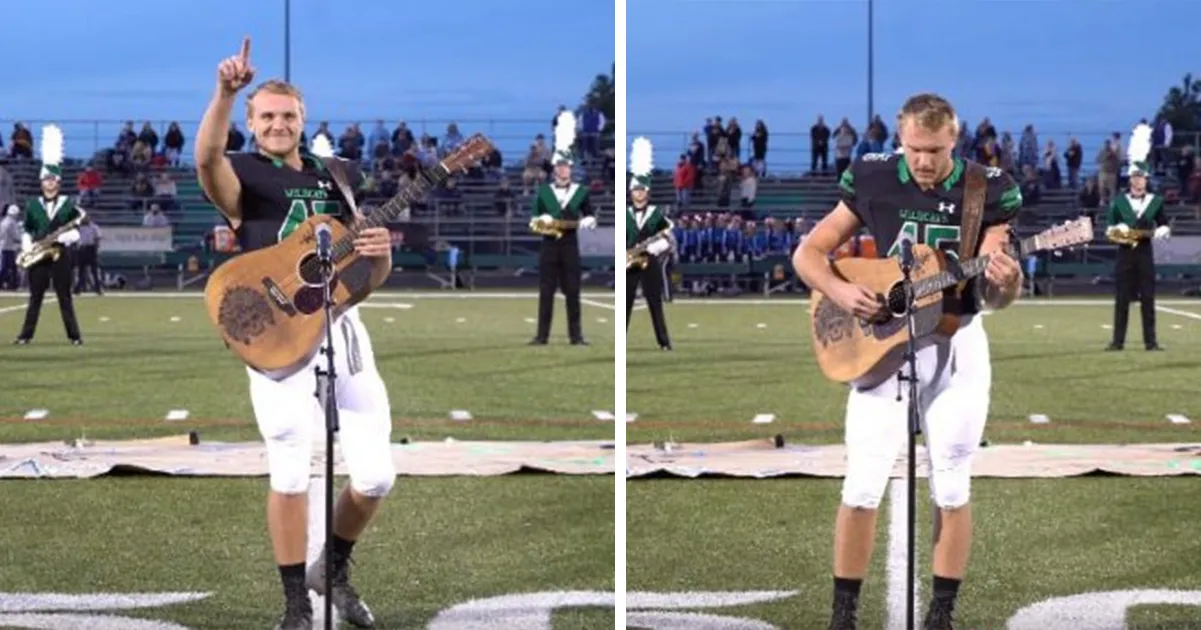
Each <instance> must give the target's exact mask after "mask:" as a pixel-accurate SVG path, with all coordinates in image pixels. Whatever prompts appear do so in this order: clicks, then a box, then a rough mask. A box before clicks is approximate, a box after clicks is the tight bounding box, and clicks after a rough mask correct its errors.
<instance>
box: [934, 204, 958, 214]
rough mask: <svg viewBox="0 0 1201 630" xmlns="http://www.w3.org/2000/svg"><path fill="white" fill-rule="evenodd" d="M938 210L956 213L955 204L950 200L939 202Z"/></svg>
mask: <svg viewBox="0 0 1201 630" xmlns="http://www.w3.org/2000/svg"><path fill="white" fill-rule="evenodd" d="M938 211H939V212H943V213H945V214H955V204H953V203H951V202H949V201H940V202H938Z"/></svg>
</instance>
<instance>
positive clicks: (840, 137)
mask: <svg viewBox="0 0 1201 630" xmlns="http://www.w3.org/2000/svg"><path fill="white" fill-rule="evenodd" d="M857 144H859V134H858V133H857V132H856V131H855V128H854V127H852V126H851V121H849V120H847V119H846V118H843V119H842V122H841V123H838V130H837V131H835V132H834V170H835V171H837V175H838V176H839V177H842V172H843V171H845V170H847V167H848V166H850V165H851V152H852V151H854V150H855V145H857Z"/></svg>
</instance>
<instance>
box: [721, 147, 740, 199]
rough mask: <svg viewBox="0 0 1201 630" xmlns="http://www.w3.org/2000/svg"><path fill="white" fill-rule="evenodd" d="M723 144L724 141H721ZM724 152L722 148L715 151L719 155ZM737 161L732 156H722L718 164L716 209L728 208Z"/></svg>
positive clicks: (736, 174)
mask: <svg viewBox="0 0 1201 630" xmlns="http://www.w3.org/2000/svg"><path fill="white" fill-rule="evenodd" d="M722 142H723V143H724V140H723V141H722ZM723 150H724V148H723V147H722V146H718V148H717V151H718V153H721V152H722V151H723ZM738 166H739V164H738V160H736V159H734V158H733V156H724V157H722V158H721V162H719V163H718V167H717V168H718V171H717V207H718V208H729V207H730V198H731V197H732V196H733V195H734V185H735V183H737V180H738Z"/></svg>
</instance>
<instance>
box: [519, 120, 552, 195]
mask: <svg viewBox="0 0 1201 630" xmlns="http://www.w3.org/2000/svg"><path fill="white" fill-rule="evenodd" d="M549 161H550V151H549V150H547V148H546V140H545V138H544V137H543V136H542V134H538V137H537V138H535V139H534V144H531V145H530V152H529V153H528V154H527V155H526V158H525V167H524V168H523V169H522V171H521V185H522V187H523V194H525V195H526V196H529V195H530V194H532V192H531V191H532V190H533V189H534V188H536V187H537V186H539V185H540V184H542V182H544V181H546V168H545V165H546V163H547V162H549Z"/></svg>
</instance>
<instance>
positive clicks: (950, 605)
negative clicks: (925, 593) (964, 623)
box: [922, 597, 955, 630]
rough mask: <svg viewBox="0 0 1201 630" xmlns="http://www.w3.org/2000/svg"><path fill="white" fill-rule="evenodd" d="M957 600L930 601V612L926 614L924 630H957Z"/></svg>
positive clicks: (941, 599) (923, 624) (938, 599)
mask: <svg viewBox="0 0 1201 630" xmlns="http://www.w3.org/2000/svg"><path fill="white" fill-rule="evenodd" d="M954 610H955V600H953V599H949V598H937V597H936V598H934V599H932V600H930V610H929V611H928V612H926V620H925V622H923V623H922V630H955V619H954V618H953V616H952V613H953V612H954Z"/></svg>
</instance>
